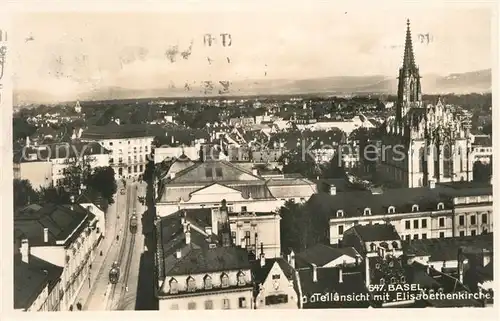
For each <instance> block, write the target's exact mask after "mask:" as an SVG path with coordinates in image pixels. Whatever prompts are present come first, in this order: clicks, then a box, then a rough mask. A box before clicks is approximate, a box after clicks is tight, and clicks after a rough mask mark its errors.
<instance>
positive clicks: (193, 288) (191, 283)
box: [187, 276, 196, 292]
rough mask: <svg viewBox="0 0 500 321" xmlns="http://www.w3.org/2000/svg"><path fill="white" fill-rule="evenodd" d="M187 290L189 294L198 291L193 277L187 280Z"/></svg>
mask: <svg viewBox="0 0 500 321" xmlns="http://www.w3.org/2000/svg"><path fill="white" fill-rule="evenodd" d="M187 290H188V292H194V291H196V281H195V280H194V278H193V277H191V276H190V277H188V278H187Z"/></svg>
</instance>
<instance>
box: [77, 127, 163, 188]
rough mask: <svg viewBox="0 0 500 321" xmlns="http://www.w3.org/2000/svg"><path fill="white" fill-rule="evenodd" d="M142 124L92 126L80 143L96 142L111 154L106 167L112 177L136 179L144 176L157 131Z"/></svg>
mask: <svg viewBox="0 0 500 321" xmlns="http://www.w3.org/2000/svg"><path fill="white" fill-rule="evenodd" d="M150 127H151V128H149V127H148V125H143V124H137V125H135V124H124V125H120V122H119V121H116V122H114V123H111V124H109V125H107V126H92V127H89V128H87V129H85V130H84V131H83V132H82V134H81V137H80V139H81V140H82V141H84V142H98V143H99V144H101V145H102V146H103V147H104V148H106V149H108V150H109V151H110V152H111V153H110V156H109V166H111V167H113V169H114V171H115V177H116V178H117V179H123V178H138V177H139V176H140V175H142V174H143V173H144V170H145V168H146V163H147V162H148V160H149V158H150V157H151V156H150V155H151V147H152V146H151V145H152V142H153V139H154V137H155V133H156V132H155V130H157V128H153V127H152V126H150Z"/></svg>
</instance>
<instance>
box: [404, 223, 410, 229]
mask: <svg viewBox="0 0 500 321" xmlns="http://www.w3.org/2000/svg"><path fill="white" fill-rule="evenodd" d="M410 228H411V223H410V221H406V222H405V229H407V230H409V229H410Z"/></svg>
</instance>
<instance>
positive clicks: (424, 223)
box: [422, 219, 427, 228]
mask: <svg viewBox="0 0 500 321" xmlns="http://www.w3.org/2000/svg"><path fill="white" fill-rule="evenodd" d="M422 228H427V220H426V219H423V220H422Z"/></svg>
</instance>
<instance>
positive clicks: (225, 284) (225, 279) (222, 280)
mask: <svg viewBox="0 0 500 321" xmlns="http://www.w3.org/2000/svg"><path fill="white" fill-rule="evenodd" d="M220 283H221V286H222V287H223V288H227V287H228V286H229V277H228V276H227V274H226V273H222V275H221V277H220Z"/></svg>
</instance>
